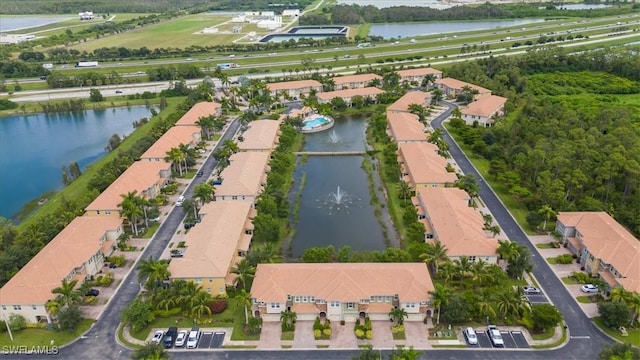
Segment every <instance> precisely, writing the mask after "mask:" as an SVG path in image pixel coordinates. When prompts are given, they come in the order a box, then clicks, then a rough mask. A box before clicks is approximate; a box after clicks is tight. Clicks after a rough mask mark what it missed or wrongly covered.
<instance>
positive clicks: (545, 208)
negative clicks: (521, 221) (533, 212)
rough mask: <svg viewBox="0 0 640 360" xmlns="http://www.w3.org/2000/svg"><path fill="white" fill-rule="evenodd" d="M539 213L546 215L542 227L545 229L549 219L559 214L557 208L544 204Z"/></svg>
mask: <svg viewBox="0 0 640 360" xmlns="http://www.w3.org/2000/svg"><path fill="white" fill-rule="evenodd" d="M538 214H540V215H542V216H544V225H542V229H543V230H545V231H546V230H547V221H549V219H551V218H552V217H555V216H556V215H557V214H556V212H555V210H553V209H552V208H551V206H549V205H542V207H541V208H540V210H538Z"/></svg>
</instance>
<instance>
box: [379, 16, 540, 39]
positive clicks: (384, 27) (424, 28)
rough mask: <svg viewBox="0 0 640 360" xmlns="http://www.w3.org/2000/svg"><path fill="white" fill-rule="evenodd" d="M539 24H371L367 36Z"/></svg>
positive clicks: (393, 36)
mask: <svg viewBox="0 0 640 360" xmlns="http://www.w3.org/2000/svg"><path fill="white" fill-rule="evenodd" d="M541 22H544V19H522V20H496V21H455V22H446V21H439V22H429V23H398V24H373V25H371V29H370V30H369V35H372V36H382V37H384V38H385V39H389V38H403V37H412V36H424V35H434V34H446V33H453V32H464V31H477V30H490V29H499V28H504V27H510V26H522V25H527V24H534V23H541Z"/></svg>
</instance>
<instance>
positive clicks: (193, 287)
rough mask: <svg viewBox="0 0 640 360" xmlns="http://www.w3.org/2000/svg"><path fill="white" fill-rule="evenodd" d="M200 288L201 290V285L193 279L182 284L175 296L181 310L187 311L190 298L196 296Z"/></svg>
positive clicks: (189, 305)
mask: <svg viewBox="0 0 640 360" xmlns="http://www.w3.org/2000/svg"><path fill="white" fill-rule="evenodd" d="M200 290H202V287H201V286H199V285H198V284H196V283H194V282H193V281H187V282H186V284H184V287H183V288H182V289H180V292H179V295H178V296H177V297H176V301H177V303H178V304H180V307H181V308H182V309H183V310H185V311H187V312H188V311H189V310H190V307H191V302H192V299H193V298H195V297H196V295H197V294H198V292H199V291H200Z"/></svg>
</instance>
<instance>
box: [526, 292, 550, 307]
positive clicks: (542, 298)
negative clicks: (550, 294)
mask: <svg viewBox="0 0 640 360" xmlns="http://www.w3.org/2000/svg"><path fill="white" fill-rule="evenodd" d="M525 296H526V297H527V300H529V303H531V304H532V305H534V304H535V305H540V304H549V299H547V296H546V295H545V294H544V293H540V294H535V295H533V294H532V295H525Z"/></svg>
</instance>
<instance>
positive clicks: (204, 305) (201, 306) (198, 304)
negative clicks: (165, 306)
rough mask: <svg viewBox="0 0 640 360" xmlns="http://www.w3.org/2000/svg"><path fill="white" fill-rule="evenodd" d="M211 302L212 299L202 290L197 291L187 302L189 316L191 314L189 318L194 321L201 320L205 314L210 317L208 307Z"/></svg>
mask: <svg viewBox="0 0 640 360" xmlns="http://www.w3.org/2000/svg"><path fill="white" fill-rule="evenodd" d="M212 300H213V299H212V298H211V295H210V294H209V293H208V292H206V291H204V290H200V291H198V292H197V293H196V295H195V296H194V297H193V298H191V299H190V301H189V314H191V316H193V317H194V318H195V319H196V320H200V319H202V317H203V316H204V315H205V314H206V315H211V308H210V307H209V305H210V304H211V301H212Z"/></svg>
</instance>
